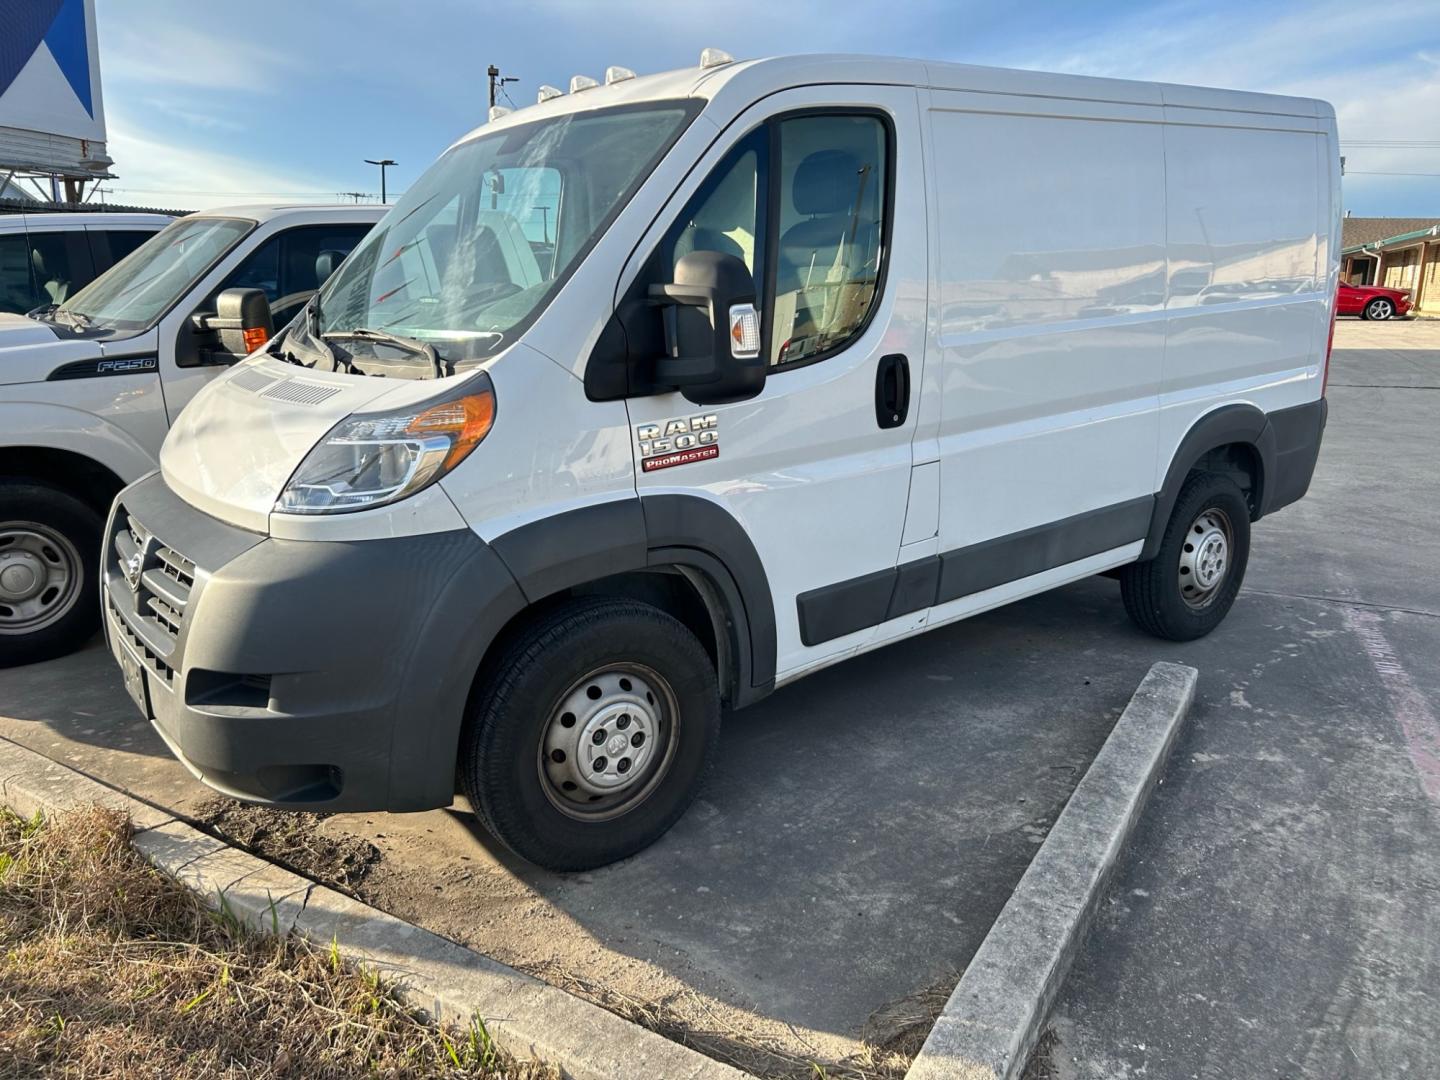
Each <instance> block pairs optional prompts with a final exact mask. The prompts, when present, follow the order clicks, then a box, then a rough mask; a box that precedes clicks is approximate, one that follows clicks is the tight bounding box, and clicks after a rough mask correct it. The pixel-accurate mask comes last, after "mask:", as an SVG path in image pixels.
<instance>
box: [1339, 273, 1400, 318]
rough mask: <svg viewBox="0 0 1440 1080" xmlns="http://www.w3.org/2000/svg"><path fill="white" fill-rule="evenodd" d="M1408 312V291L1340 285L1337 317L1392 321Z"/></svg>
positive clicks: (1373, 286) (1372, 286)
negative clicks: (1353, 316)
mask: <svg viewBox="0 0 1440 1080" xmlns="http://www.w3.org/2000/svg"><path fill="white" fill-rule="evenodd" d="M1409 310H1410V290H1409V289H1382V288H1381V287H1380V286H1378V285H1347V284H1345V283H1344V282H1343V281H1342V282H1341V283H1340V295H1339V297H1338V300H1337V304H1336V307H1335V314H1337V315H1359V316H1360V317H1361V318H1362V319H1394V318H1396V317H1398V316H1401V315H1404V314H1406V313H1407V312H1409Z"/></svg>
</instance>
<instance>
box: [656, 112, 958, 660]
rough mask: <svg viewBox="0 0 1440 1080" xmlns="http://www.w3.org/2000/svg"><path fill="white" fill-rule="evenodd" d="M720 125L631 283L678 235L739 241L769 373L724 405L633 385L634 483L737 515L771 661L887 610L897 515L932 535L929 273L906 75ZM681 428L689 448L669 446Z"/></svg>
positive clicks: (823, 647) (830, 649)
mask: <svg viewBox="0 0 1440 1080" xmlns="http://www.w3.org/2000/svg"><path fill="white" fill-rule="evenodd" d="M836 102H853V103H854V104H836ZM732 130H734V131H735V132H736V135H735V136H734V137H732V138H729V139H728V140H727V139H726V138H723V137H722V139H721V140H720V143H719V144H718V145H717V147H715V148H712V151H711V152H710V154H709V155H707V158H706V160H705V161H704V162H702V168H701V169H698V170H697V174H698V175H700V176H704V177H705V179H704V180H703V181H701V182H700V183H699V185H698V188H690V189H688V190H682V192H681V193H679V194H677V196H676V198H675V199H674V200H672V203H671V206H670V208H669V209H667V211H666V212H665V213H664V214H662V217H661V223H660V224H659V226H658V228H659V229H661V230H663V232H662V233H661V235H660V237H659V239H658V242H655V246H654V247H653V249H650V250H651V251H652V253H651V254H650V255H649V256H648V258H647V259H646V262H645V264H644V266H643V267H642V268H641V270H640V273H639V275H638V277H637V281H636V283H637V285H638V286H639V287H640V288H642V289H643V288H645V287H648V284H649V283H651V282H656V283H659V282H666V281H670V280H673V278H672V277H671V276H669V275H671V274H673V270H674V265H675V262H676V261H677V260H678V259H679V258H680V257H681V256H683V255H684V254H686V253H687V252H689V251H694V250H712V251H721V252H726V253H729V254H732V255H736V256H738V257H739V258H741V259H742V260H743V261H744V262H745V264H746V266H747V267H748V268H749V269H750V270H751V272H752V274H753V275H754V277H755V280H756V295H757V296H758V297H763V311H762V315H761V321H762V328H761V335H762V343H763V344H762V350H764V355H765V356H766V359H767V361H768V364H769V367H768V373H767V378H766V383H765V386H764V389H763V390H762V391H761V392H760V394H759V395H758V396H756V397H754V398H751V399H749V400H746V401H737V402H732V403H729V404H722V405H710V406H696V405H693V404H691V403H690V402H689V401H688V400H686V399H685V398H684V397H683V396H682V395H681V394H679V393H677V392H664V393H658V394H654V395H650V396H637V397H632V398H630V399H629V400H628V407H629V412H630V423H631V426H632V434H633V435H634V437H635V458H636V472H635V484H636V488H637V490H638V491H639V493H640V494H641V495H642V496H643V495H650V494H657V493H662V492H675V493H685V494H691V495H700V496H702V497H705V498H707V499H709V500H712V501H714V502H717V503H719V504H720V505H721V506H723V507H724V508H725V509H726V510H727V511H728V512H729V513H730V515H731V516H732V517H734V518H735V519H736V521H738V522H739V523H740V525H741V526H742V527H743V528H744V529H745V531H746V533H747V534H748V536H749V538H750V540H751V542H752V543H753V544H754V546H755V548H756V551H757V553H758V554H759V556H760V558H761V561H762V562H763V564H764V567H765V571H766V574H767V576H768V579H769V585H770V591H771V595H772V597H773V600H774V604H775V625H776V635H777V642H776V644H777V654H778V655H777V669H776V670H777V677H778V678H780V679H784V678H785V677H787V676H792V675H795V674H798V673H800V672H801V671H803V670H804V669H806V668H809V667H814V666H818V665H820V664H823V663H825V662H827V661H828V660H830V659H833V658H835V657H837V656H838V655H842V654H844V653H847V652H850V651H854V650H855V649H856V648H858V647H860V646H863V645H865V644H866V643H868V642H870V641H871V640H872V639H873V638H874V637H875V635H876V630H877V627H878V626H880V625H881V624H883V623H885V622H887V621H888V620H889V619H890V618H891V617H892V612H893V605H892V603H891V594H892V589H893V586H894V581H895V578H896V571H895V567H896V565H897V560H898V558H899V555H900V550H901V544H902V540H910V539H913V537H909V536H906V522H907V514H908V515H909V517H910V519H911V522H912V532H913V531H914V529H915V528H918V529H919V531H920V532H926V530H928V533H927V535H928V536H933V535H934V520H935V505H934V504H935V500H936V498H937V496H936V492H935V489H934V487H933V485H926V484H923V483H921V484H919V485H917V486H916V489H915V494H914V495H912V483H911V473H912V465H913V453H912V447H911V443H912V441H913V439H914V435H915V430H916V422H917V415H918V413H919V409H918V405H919V400H918V397H919V387H920V386H921V384H922V378H921V375H922V369H923V365H924V361H925V306H926V298H927V291H926V283H927V277H928V275H927V248H926V221H925V206H926V200H925V190H924V173H923V167H922V162H921V154H920V137H919V122H918V108H917V103H916V97H915V91H914V90H907V89H902V88H895V87H878V86H867V87H813V88H805V89H798V90H792V91H787V92H785V93H782V94H778V95H775V96H773V97H771V98H768V99H766V101H765V102H764V103H763V105H761V106H757V107H756V108H754V109H752V110H750V111H749V112H748V113H746V114H745V115H744V116H742V117H741V118H740V119H739V120H738V121H736V124H735V125H734V126H733V128H732ZM897 207H901V208H904V212H903V213H899V212H897V211H896V208H897ZM641 250H642V251H645V250H647V248H646V247H642V249H641ZM632 291H633V290H632ZM882 404H883V407H882ZM692 443H693V444H694V446H695V447H699V448H701V450H702V451H703V452H699V453H684V452H677V451H684V450H685V449H686V448H687V447H690V446H691V444H692ZM902 606H903V605H902ZM924 614H925V612H924V610H923V609H922V610H919V611H918V612H916V611H912V612H905V613H903V618H905V619H906V620H908V621H912V622H914V624H915V625H919V624H920V622H921V621H923V618H924Z"/></svg>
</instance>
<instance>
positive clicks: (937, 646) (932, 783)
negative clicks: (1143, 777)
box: [463, 579, 1163, 1039]
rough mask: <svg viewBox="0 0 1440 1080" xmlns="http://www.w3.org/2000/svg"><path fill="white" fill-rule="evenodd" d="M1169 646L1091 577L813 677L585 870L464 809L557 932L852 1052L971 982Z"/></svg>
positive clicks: (747, 724)
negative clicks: (543, 905) (638, 833)
mask: <svg viewBox="0 0 1440 1080" xmlns="http://www.w3.org/2000/svg"><path fill="white" fill-rule="evenodd" d="M1157 646H1161V643H1157V642H1155V641H1154V640H1153V639H1149V638H1145V637H1142V636H1141V635H1139V634H1138V632H1136V631H1133V630H1132V629H1131V628H1130V626H1129V624H1128V623H1127V622H1126V621H1125V617H1124V613H1123V610H1122V608H1121V605H1120V602H1119V596H1118V588H1117V586H1116V585H1115V583H1114V582H1112V581H1107V580H1103V579H1093V580H1091V581H1086V582H1081V583H1079V584H1077V585H1074V586H1071V587H1069V588H1066V589H1063V590H1060V591H1059V592H1056V593H1051V594H1048V595H1046V596H1041V597H1036V598H1033V599H1031V600H1028V601H1024V602H1022V603H1019V604H1015V605H1012V606H1010V607H1008V608H1004V609H1001V610H998V611H995V612H991V613H989V614H986V615H983V616H979V617H976V618H974V619H970V620H966V621H963V622H960V623H957V624H955V625H954V626H951V627H948V628H944V629H941V630H936V631H933V632H931V633H927V634H924V635H922V636H920V637H917V638H913V639H911V640H909V641H906V642H902V643H898V644H895V645H892V646H890V647H888V648H885V649H882V650H879V651H877V652H875V653H871V654H867V655H865V656H862V657H858V658H856V659H854V660H851V661H848V662H846V663H843V664H840V665H838V666H836V667H834V668H830V669H828V670H826V671H823V672H820V673H818V674H816V675H813V676H811V677H809V678H807V679H805V680H802V681H801V682H799V683H797V684H795V685H793V686H791V687H787V688H785V689H782V690H780V691H778V692H776V693H775V694H774V695H772V696H771V697H770V698H768V699H767V700H766V701H764V702H762V703H761V704H759V705H757V706H755V707H753V708H751V709H747V710H743V711H741V712H738V713H734V714H731V715H727V716H726V717H725V721H724V723H725V726H724V729H723V733H722V737H721V747H720V754H719V760H718V762H717V765H716V768H715V770H714V771H713V772H712V773H711V775H710V776H709V778H708V779H707V781H706V783H705V786H704V788H703V790H702V792H701V794H700V796H699V798H698V799H697V801H696V803H695V804H694V806H692V808H691V809H690V810H689V812H688V813H687V814H686V815H685V816H684V817H683V818H682V819H681V821H680V822H679V823H678V824H677V825H676V826H675V828H674V829H673V830H672V831H671V832H670V833H669V834H668V835H667V836H666V837H664V838H663V839H662V840H661V841H660V842H659V843H657V844H655V845H654V846H653V847H651V848H650V849H648V850H646V851H644V852H641V853H640V854H639V855H637V856H635V857H633V858H631V859H628V860H626V861H624V862H622V863H618V864H615V865H612V866H609V867H605V868H602V869H600V870H597V871H593V872H590V873H585V874H576V875H557V874H551V873H547V872H543V871H538V870H536V869H535V868H534V867H531V866H529V865H528V864H525V863H523V862H520V861H519V860H517V859H515V858H514V857H513V856H511V855H509V854H508V853H506V852H504V851H503V849H501V847H500V845H499V844H498V843H497V842H495V841H494V840H493V839H491V838H490V837H489V836H488V835H487V834H486V833H485V832H484V830H483V829H482V828H481V827H480V826H479V824H478V822H476V821H475V819H474V818H473V816H472V815H470V814H468V813H465V814H463V818H464V820H465V821H466V822H467V823H468V826H469V828H470V829H471V831H472V832H473V834H474V836H475V839H476V841H477V842H478V843H480V844H482V845H484V846H485V847H486V848H487V849H489V850H490V851H491V852H492V853H493V856H494V858H495V859H496V861H497V862H499V863H501V865H502V866H503V867H505V868H506V869H507V870H508V871H509V872H511V873H513V874H515V875H517V876H518V877H519V878H520V879H521V881H522V882H523V883H524V884H525V885H526V886H528V887H529V889H532V890H534V892H536V893H538V894H540V896H541V897H543V898H544V899H545V900H546V901H548V903H549V904H550V905H553V907H554V908H555V909H558V913H559V914H562V915H563V916H565V917H567V918H564V919H560V920H557V921H556V922H555V923H552V924H549V925H555V926H557V931H556V932H557V933H560V934H565V933H572V932H573V933H574V934H575V935H576V936H577V937H579V938H582V939H584V943H585V945H586V946H587V947H589V948H591V949H592V950H593V946H594V944H596V943H598V944H599V945H600V946H602V947H603V948H604V949H607V950H613V951H614V952H616V953H620V954H623V955H626V956H630V957H633V958H635V959H638V960H640V961H643V962H644V963H645V964H647V965H651V966H654V967H658V968H659V969H661V970H663V971H665V972H667V973H668V974H670V975H673V976H674V977H675V978H676V979H678V980H679V981H680V982H682V983H684V984H685V985H686V986H689V987H692V988H695V989H698V990H700V991H701V992H703V993H705V994H707V995H708V996H710V997H712V998H715V999H718V1000H721V1001H724V1002H726V1003H727V1004H729V1005H732V1006H734V1007H736V1008H738V1009H742V1010H747V1011H753V1012H755V1013H758V1014H759V1015H760V1016H762V1017H765V1018H769V1019H772V1020H775V1021H779V1022H781V1023H782V1024H787V1025H795V1026H796V1027H799V1028H803V1029H809V1030H811V1031H815V1032H827V1033H834V1034H837V1035H841V1036H843V1037H846V1038H852V1039H853V1038H855V1037H857V1036H858V1035H859V1034H860V1032H861V1029H862V1026H863V1025H864V1023H865V1021H866V1018H867V1017H868V1016H870V1014H871V1013H872V1012H873V1011H874V1010H876V1009H877V1008H879V1007H880V1006H882V1005H884V1004H886V1003H889V1002H893V1001H895V1000H897V999H899V998H902V997H905V996H906V995H909V994H912V993H913V992H915V991H916V990H918V989H920V988H922V987H924V986H926V985H927V984H930V983H933V982H934V981H935V980H936V979H937V978H939V977H943V976H944V975H945V974H946V973H947V972H949V973H953V972H955V971H957V970H960V969H963V967H964V966H965V964H966V963H967V962H968V960H969V958H970V957H971V955H972V954H973V953H974V951H975V949H976V948H977V947H978V945H979V943H980V941H981V940H982V939H983V937H984V935H985V933H986V932H987V931H988V930H989V927H990V924H991V923H992V922H993V921H994V918H995V916H996V915H997V914H998V913H999V911H1000V909H1001V907H1002V906H1003V905H1004V903H1005V901H1006V900H1007V899H1008V898H1009V896H1010V893H1011V892H1012V890H1013V888H1014V885H1015V883H1016V882H1017V881H1018V880H1019V878H1020V876H1021V875H1022V874H1023V873H1024V870H1025V868H1026V866H1028V864H1029V861H1030V859H1031V857H1032V856H1033V854H1034V852H1035V850H1036V848H1037V847H1038V845H1039V843H1040V842H1041V840H1043V838H1044V836H1045V834H1046V832H1047V831H1048V829H1049V826H1050V824H1051V823H1052V822H1053V821H1054V819H1055V817H1056V816H1057V815H1058V814H1059V811H1060V810H1061V809H1062V808H1063V806H1064V804H1065V802H1066V800H1067V799H1068V798H1069V795H1070V792H1071V791H1072V790H1073V788H1074V785H1075V784H1076V783H1077V782H1078V780H1079V778H1080V776H1081V775H1083V773H1084V771H1085V769H1086V768H1087V767H1088V765H1089V763H1090V761H1091V760H1092V758H1093V757H1094V754H1095V753H1096V752H1097V751H1098V749H1099V747H1100V745H1101V744H1102V743H1103V742H1104V739H1105V737H1106V735H1107V734H1108V733H1109V730H1110V728H1111V726H1112V725H1113V723H1114V721H1115V718H1116V717H1117V716H1118V715H1119V713H1120V711H1121V710H1122V709H1123V707H1124V705H1125V704H1126V702H1127V701H1128V700H1129V697H1130V695H1131V693H1132V692H1133V691H1134V689H1135V686H1136V685H1137V684H1138V682H1139V681H1140V679H1141V678H1143V676H1144V674H1145V671H1146V670H1147V669H1148V666H1149V664H1150V663H1152V662H1153V661H1154V660H1155V659H1158V658H1159V656H1157V651H1163V647H1161V648H1160V649H1159V650H1157ZM567 919H568V920H573V923H574V924H575V925H574V926H573V927H571V928H568V929H567V928H566V927H565V925H564V924H565V923H566V922H567ZM560 951H562V952H563V951H564V950H563V949H562V950H560ZM576 952H577V955H579V956H581V957H582V958H583V957H584V955H585V952H584V950H583V949H577V950H576ZM579 974H582V975H583V972H581V973H579Z"/></svg>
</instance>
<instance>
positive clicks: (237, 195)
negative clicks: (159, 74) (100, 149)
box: [106, 110, 341, 210]
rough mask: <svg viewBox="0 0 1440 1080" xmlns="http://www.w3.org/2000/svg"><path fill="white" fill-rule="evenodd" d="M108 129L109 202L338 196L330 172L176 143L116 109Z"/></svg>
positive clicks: (218, 202)
mask: <svg viewBox="0 0 1440 1080" xmlns="http://www.w3.org/2000/svg"><path fill="white" fill-rule="evenodd" d="M109 129H110V132H109V133H110V141H109V150H110V156H111V157H113V158H114V159H115V167H114V171H115V173H116V175H117V176H118V177H119V179H116V180H112V181H110V182H109V183H108V184H107V185H106V189H107V190H108V191H109V192H111V194H110V196H109V200H110V201H111V202H123V203H130V204H132V205H140V206H159V207H165V208H175V209H182V210H206V209H210V208H212V207H216V206H226V205H235V204H239V203H257V202H278V201H284V200H295V201H301V200H303V201H306V202H337V201H339V196H338V192H339V191H340V190H341V185H340V184H339V183H338V182H337V181H335V180H334V179H333V178H331V179H327V178H325V177H317V176H314V175H307V174H304V173H299V172H295V171H292V170H288V169H283V168H273V167H271V166H269V165H268V164H266V163H265V162H259V161H256V160H254V159H251V158H247V157H244V156H242V155H241V154H239V153H235V154H229V153H220V152H216V151H214V150H209V149H201V148H198V147H191V146H186V145H183V144H179V143H176V142H174V141H172V140H170V139H167V138H165V137H163V136H159V135H156V134H154V133H152V132H149V131H147V130H145V129H144V128H142V127H140V126H138V125H135V124H133V123H132V122H131V121H130V119H129V118H128V117H126V116H124V115H123V114H118V115H117V114H116V113H115V111H114V110H112V112H111V117H110V122H109Z"/></svg>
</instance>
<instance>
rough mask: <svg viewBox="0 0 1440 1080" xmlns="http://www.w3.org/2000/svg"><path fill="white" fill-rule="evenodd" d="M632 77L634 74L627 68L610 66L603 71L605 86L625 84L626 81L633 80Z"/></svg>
mask: <svg viewBox="0 0 1440 1080" xmlns="http://www.w3.org/2000/svg"><path fill="white" fill-rule="evenodd" d="M634 77H635V72H633V71H631V70H630V69H629V68H627V67H620V66H618V65H616V64H612V65H611V66H610V67H607V68H606V69H605V85H606V86H610V85H611V84H613V83H617V82H625V81H626V80H627V79H633V78H634Z"/></svg>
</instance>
